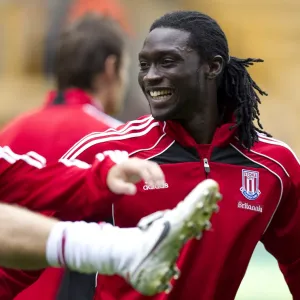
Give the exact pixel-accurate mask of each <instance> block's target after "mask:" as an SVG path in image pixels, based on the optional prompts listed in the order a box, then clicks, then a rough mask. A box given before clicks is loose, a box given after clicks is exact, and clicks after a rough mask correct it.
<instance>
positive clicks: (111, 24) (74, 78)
mask: <svg viewBox="0 0 300 300" xmlns="http://www.w3.org/2000/svg"><path fill="white" fill-rule="evenodd" d="M125 38H126V37H125V35H124V32H123V30H122V29H121V27H120V25H119V24H118V23H117V22H116V21H114V20H113V19H111V18H110V17H108V16H101V15H99V14H91V13H89V14H86V15H84V16H83V17H82V18H80V19H79V20H77V21H76V22H74V23H72V24H71V25H70V26H68V27H67V28H66V29H65V30H64V31H63V32H62V34H61V36H60V39H59V41H58V45H57V51H56V62H55V72H54V75H55V79H56V83H57V88H58V89H59V90H61V91H63V90H65V89H67V88H71V87H76V88H81V89H83V90H88V91H93V79H94V78H95V76H96V75H98V74H101V72H103V71H104V68H105V61H106V59H107V58H108V57H109V56H111V55H113V56H115V57H116V68H117V69H118V68H119V67H120V65H121V60H122V56H123V52H124V49H125V44H126V42H125Z"/></svg>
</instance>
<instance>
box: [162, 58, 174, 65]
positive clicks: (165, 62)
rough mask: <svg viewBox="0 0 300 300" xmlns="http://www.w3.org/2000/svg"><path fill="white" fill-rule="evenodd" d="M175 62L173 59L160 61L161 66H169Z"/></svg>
mask: <svg viewBox="0 0 300 300" xmlns="http://www.w3.org/2000/svg"><path fill="white" fill-rule="evenodd" d="M174 62H175V61H174V59H172V58H164V59H163V61H162V64H163V65H171V64H173V63H174Z"/></svg>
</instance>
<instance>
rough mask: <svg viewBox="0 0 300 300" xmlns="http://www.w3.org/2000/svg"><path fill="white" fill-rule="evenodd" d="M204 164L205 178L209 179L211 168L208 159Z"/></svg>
mask: <svg viewBox="0 0 300 300" xmlns="http://www.w3.org/2000/svg"><path fill="white" fill-rule="evenodd" d="M203 164H204V171H205V176H206V178H208V174H209V173H210V166H209V163H208V159H207V158H203Z"/></svg>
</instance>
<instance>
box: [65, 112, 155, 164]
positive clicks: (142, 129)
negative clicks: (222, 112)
mask: <svg viewBox="0 0 300 300" xmlns="http://www.w3.org/2000/svg"><path fill="white" fill-rule="evenodd" d="M159 124H160V123H159V122H156V121H154V120H153V118H152V117H151V118H148V120H147V121H146V122H145V123H143V124H141V125H137V126H134V125H135V124H134V123H133V124H131V126H130V125H128V124H127V125H126V126H124V127H123V128H121V129H120V130H119V131H117V130H114V131H109V132H107V131H106V132H103V133H94V134H90V135H88V136H85V137H84V138H83V139H81V140H80V141H79V142H78V143H77V144H75V145H74V146H73V147H72V148H71V149H70V150H69V151H68V152H67V153H66V154H65V155H64V156H63V157H62V158H64V159H74V158H77V157H78V156H79V155H80V154H81V153H82V152H84V151H85V150H86V149H88V148H90V147H91V146H93V145H96V144H99V143H104V142H108V141H121V140H126V139H129V138H134V137H139V136H143V135H145V134H147V133H148V132H149V131H150V130H151V129H153V128H154V127H157V126H159ZM132 131H135V132H132Z"/></svg>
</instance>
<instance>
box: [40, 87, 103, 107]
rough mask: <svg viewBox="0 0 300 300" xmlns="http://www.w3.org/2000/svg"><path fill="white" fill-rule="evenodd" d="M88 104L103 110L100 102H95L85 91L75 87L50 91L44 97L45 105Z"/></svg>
mask: <svg viewBox="0 0 300 300" xmlns="http://www.w3.org/2000/svg"><path fill="white" fill-rule="evenodd" d="M83 104H90V105H93V106H95V107H96V108H98V109H99V110H101V111H103V108H102V106H101V105H100V104H98V103H96V102H95V101H94V100H93V99H92V97H91V96H90V95H88V94H87V93H86V92H85V91H83V90H81V89H77V88H71V89H67V90H65V91H63V92H58V91H50V92H49V93H48V95H47V97H46V101H45V106H46V107H49V106H53V105H83Z"/></svg>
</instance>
